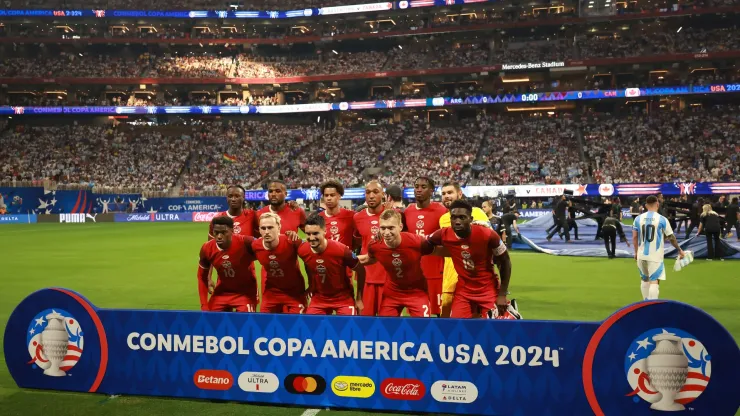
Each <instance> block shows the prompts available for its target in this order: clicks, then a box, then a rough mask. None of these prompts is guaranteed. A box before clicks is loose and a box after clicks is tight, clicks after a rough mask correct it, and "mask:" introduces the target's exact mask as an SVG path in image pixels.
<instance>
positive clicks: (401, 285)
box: [357, 209, 434, 317]
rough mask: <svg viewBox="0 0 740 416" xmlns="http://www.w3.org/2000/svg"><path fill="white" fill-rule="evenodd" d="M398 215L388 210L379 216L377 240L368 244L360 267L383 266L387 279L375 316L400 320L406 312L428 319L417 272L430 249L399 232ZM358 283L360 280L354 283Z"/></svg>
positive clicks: (422, 284)
mask: <svg viewBox="0 0 740 416" xmlns="http://www.w3.org/2000/svg"><path fill="white" fill-rule="evenodd" d="M402 227H403V225H402V224H401V214H400V213H398V212H397V211H395V210H392V209H389V210H385V211H383V213H382V214H380V235H381V238H382V239H381V240H373V241H371V242H370V244H369V246H368V250H367V254H364V255H361V256H360V257H359V258H360V261H361V262H362V263H363V264H372V263H376V262H377V264H380V265H381V266H383V268H384V269H385V271H386V272H387V273H388V279H387V280H386V281H385V286H384V287H383V299H382V301H381V303H380V311H379V312H378V316H401V312H403V308H406V309H407V310H408V312H409V315H410V316H412V317H429V316H430V314H429V313H430V309H431V308H430V305H429V294H428V293H427V280H426V278H425V277H424V273H423V272H422V269H421V257H422V256H423V255H429V254H432V252H433V251H434V246H433V245H432V244H430V243H429V242H428V241H426V238H424V237H420V236H418V235H415V234H411V233H405V232H401V229H402ZM357 280H358V282H360V279H359V278H358V279H357Z"/></svg>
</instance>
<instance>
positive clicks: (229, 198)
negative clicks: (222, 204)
mask: <svg viewBox="0 0 740 416" xmlns="http://www.w3.org/2000/svg"><path fill="white" fill-rule="evenodd" d="M244 193H245V191H244V188H242V187H241V186H239V185H231V186H229V187H228V188H227V189H226V205H227V206H228V207H229V208H228V209H227V210H226V211H224V212H219V213H218V214H217V216H226V217H229V218H231V219H232V220H234V234H236V235H243V236H249V237H254V235H255V234H254V230H255V228H256V226H257V222H256V221H257V220H256V217H255V214H254V211H253V210H251V209H249V208H245V207H244V205H245V202H244ZM208 239H209V240H212V239H213V222H211V224H210V227H209V228H208Z"/></svg>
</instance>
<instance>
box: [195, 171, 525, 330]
mask: <svg viewBox="0 0 740 416" xmlns="http://www.w3.org/2000/svg"><path fill="white" fill-rule="evenodd" d="M321 192H322V196H323V200H324V204H325V210H323V211H321V212H319V213H316V214H311V215H310V216H309V217H308V218H306V214H305V212H304V211H303V209H301V208H298V207H296V206H291V205H289V204H286V202H285V197H286V194H287V189H286V186H285V184H284V183H282V182H280V181H273V182H272V183H270V185H269V188H268V199H269V202H270V204H269V205H268V206H266V207H264V208H262V209H261V210H259V211H257V212H255V211H252V210H249V209H245V208H244V190H243V189H242V188H241V187H238V186H233V187H230V188H229V189H228V193H227V201H228V206H229V210H228V211H226V212H223V213H221V214H220V215H219V216H216V217H214V218H213V220H212V222H211V227H210V232H209V239H210V241H208V242H207V243H205V244H204V245H203V247H202V248H201V251H200V262H199V268H198V289H199V293H200V303H201V309H202V310H204V311H232V310H234V311H238V312H256V311H257V304H258V301H259V300H261V302H260V312H267V313H306V314H321V315H331V314H333V313H336V314H337V315H364V316H376V315H377V316H401V314H402V312H403V309H404V308H405V309H406V310H407V311H408V314H409V315H410V316H412V317H429V316H432V315H437V316H442V317H454V318H474V317H499V318H507V319H515V318H516V317H518V316H514V315H512V314H511V311H512V307H511V306H510V304H509V301H508V300H507V298H506V293H507V290H508V286H509V280H510V277H511V261H510V258H509V254H508V252H507V251H506V245H505V244H503V243H502V241H501V238H500V237H499V235H498V234H497V233H496V232H495V231H494V230H492V229H491V228H490V225H489V223H488V221H487V217H486V216H485V214H484V213H483V212H482V211H481V210H480V209H479V208H473V207H472V206H471V205H470V204H468V203H467V202H466V201H464V200H463V196H462V190H461V188H460V186H459V185H458V184H455V183H448V184H445V185H444V186H443V188H442V201H443V204H444V205H443V204H439V203H436V202H432V201H431V199H432V195H433V192H434V182H433V181H432V180H431V179H429V178H426V177H422V178H419V179H417V180H416V182H415V185H414V192H415V197H416V201H417V202H416V204H412V205H410V206H409V207H406V208H405V209H403V210H401V209H397V208H395V207H394V206H393V202H392V201H387V200H386V196H385V194H384V191H383V187H382V186H381V184H380V183H379V182H377V181H371V182H369V183H368V184H367V185H366V186H365V202H366V208H365V209H363V210H361V211H359V212H357V213H355V212H354V211H352V210H349V209H344V208H341V207H340V206H339V200H340V199H341V197H342V195H343V194H344V188H343V186H342V185H341V184H340V183H338V182H334V181H329V182H326V183H324V184H323V185H322V186H321ZM299 229H300V230H302V231H303V232H304V233H305V234H306V241H302V240H301V239H300V238H299V237H298V230H299ZM352 248H355V249H359V252H360V254H359V255H355V254H354V252H353V250H352ZM299 258H300V259H301V260H303V263H304V266H305V271H306V275H307V277H308V279H307V280H308V288H306V284H305V281H306V280H305V279H304V277H303V274H302V273H301V268H300V265H299V263H298V259H299ZM255 262H259V263H260V264H261V265H262V274H261V277H260V278H261V283H262V285H261V287H262V293H261V294H259V293H258V290H257V280H256V276H255V267H254V266H255ZM495 267H497V268H498V271H499V274H500V275H501V279H500V280H499V278H498V276H497V273H496V271H495ZM212 268H213V269H215V270H216V272H217V274H218V279H217V282H216V283H215V285H214V284H213V282H212V280H211V269H212ZM353 275H354V276H356V278H357V293H356V294H355V291H354V285H353V282H352V279H353ZM309 300H310V303H309ZM514 312H515V311H514Z"/></svg>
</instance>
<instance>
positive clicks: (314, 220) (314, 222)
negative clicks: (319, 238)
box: [306, 214, 326, 230]
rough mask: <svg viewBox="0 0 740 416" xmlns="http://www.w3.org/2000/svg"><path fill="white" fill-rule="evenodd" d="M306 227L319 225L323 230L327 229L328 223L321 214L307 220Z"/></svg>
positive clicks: (311, 216)
mask: <svg viewBox="0 0 740 416" xmlns="http://www.w3.org/2000/svg"><path fill="white" fill-rule="evenodd" d="M306 225H318V226H319V228H321V229H322V230H325V229H326V221H324V217H322V216H321V215H319V214H311V215H309V217H308V218H306Z"/></svg>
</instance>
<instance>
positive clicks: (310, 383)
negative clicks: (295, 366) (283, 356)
mask: <svg viewBox="0 0 740 416" xmlns="http://www.w3.org/2000/svg"><path fill="white" fill-rule="evenodd" d="M283 387H285V390H288V392H289V393H293V394H311V395H319V394H321V393H323V392H324V390H326V380H324V378H323V377H321V376H319V375H316V374H290V375H288V377H285V380H283Z"/></svg>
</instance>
